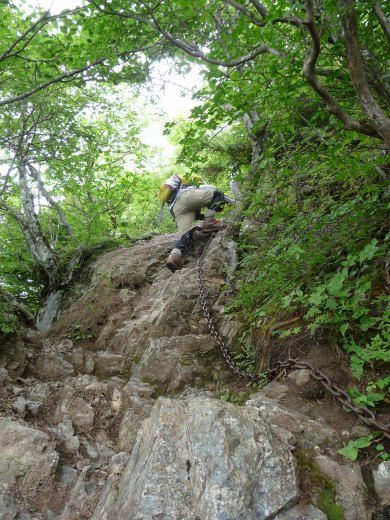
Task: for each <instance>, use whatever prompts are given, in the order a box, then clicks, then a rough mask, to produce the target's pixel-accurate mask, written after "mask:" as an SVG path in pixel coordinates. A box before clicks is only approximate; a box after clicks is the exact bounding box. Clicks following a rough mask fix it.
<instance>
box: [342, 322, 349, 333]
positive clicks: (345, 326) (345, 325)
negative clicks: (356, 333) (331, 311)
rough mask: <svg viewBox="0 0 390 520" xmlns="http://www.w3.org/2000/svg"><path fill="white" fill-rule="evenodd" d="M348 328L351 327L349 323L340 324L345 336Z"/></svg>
mask: <svg viewBox="0 0 390 520" xmlns="http://www.w3.org/2000/svg"><path fill="white" fill-rule="evenodd" d="M348 328H349V323H343V324H342V325H340V332H341V334H342V335H343V336H345V333H346V331H347V329H348Z"/></svg>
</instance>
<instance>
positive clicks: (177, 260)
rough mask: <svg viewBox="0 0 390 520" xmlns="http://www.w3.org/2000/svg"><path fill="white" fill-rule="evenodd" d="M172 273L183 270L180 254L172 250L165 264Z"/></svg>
mask: <svg viewBox="0 0 390 520" xmlns="http://www.w3.org/2000/svg"><path fill="white" fill-rule="evenodd" d="M165 265H166V266H167V267H168V269H169V270H170V271H172V273H174V272H175V271H179V270H180V269H183V267H184V262H183V259H182V257H181V252H180V251H179V250H176V249H174V250H173V251H172V253H171V254H170V255H169V257H168V260H167V263H166V264H165Z"/></svg>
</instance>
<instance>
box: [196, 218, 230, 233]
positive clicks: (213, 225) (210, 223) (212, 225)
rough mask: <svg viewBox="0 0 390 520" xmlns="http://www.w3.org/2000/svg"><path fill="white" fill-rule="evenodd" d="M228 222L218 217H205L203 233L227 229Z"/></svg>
mask: <svg viewBox="0 0 390 520" xmlns="http://www.w3.org/2000/svg"><path fill="white" fill-rule="evenodd" d="M226 228H227V224H225V223H224V222H222V221H221V220H218V219H216V218H205V219H204V221H203V225H202V233H205V234H206V233H214V232H216V231H221V230H222V229H226Z"/></svg>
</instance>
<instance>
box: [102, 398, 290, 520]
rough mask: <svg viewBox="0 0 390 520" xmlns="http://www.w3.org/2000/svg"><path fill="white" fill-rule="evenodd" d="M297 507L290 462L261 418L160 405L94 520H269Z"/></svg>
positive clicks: (226, 409) (222, 407)
mask: <svg viewBox="0 0 390 520" xmlns="http://www.w3.org/2000/svg"><path fill="white" fill-rule="evenodd" d="M297 499H298V486H297V480H296V474H295V468H294V459H293V456H292V455H291V453H290V451H289V450H288V448H287V446H286V445H285V444H284V443H283V442H282V441H281V440H280V439H279V437H278V436H275V435H274V434H273V433H272V431H271V429H270V428H269V426H268V424H267V423H266V422H265V421H263V420H262V419H260V417H259V414H258V412H257V410H255V409H252V408H249V407H237V406H234V405H231V404H229V403H226V402H221V401H219V400H216V399H213V398H208V397H204V396H189V397H188V398H186V399H169V398H159V399H158V401H157V402H156V404H155V406H154V408H153V410H152V414H151V416H150V418H149V419H147V420H146V421H145V422H144V426H143V429H142V430H141V432H140V434H139V436H138V439H137V442H136V445H135V447H134V449H133V452H132V454H131V457H130V460H129V462H128V464H127V466H126V469H125V471H124V473H123V475H122V478H121V479H120V481H119V484H118V494H117V497H116V500H115V502H114V505H113V497H112V496H111V498H110V500H109V501H106V502H105V503H99V505H98V507H97V508H96V510H95V513H94V515H93V520H106V519H107V520H108V519H110V520H128V519H129V518H134V519H135V518H136V519H137V520H146V519H152V518H159V519H161V520H162V519H166V520H168V519H169V520H183V519H187V520H195V519H196V518H200V519H202V520H227V519H233V518H234V519H235V520H251V519H253V520H255V519H256V520H265V519H268V518H269V519H270V518H273V517H274V516H275V515H276V514H277V513H278V512H279V511H281V510H283V509H288V508H289V507H290V506H291V505H292V504H294V503H295V501H296V500H297Z"/></svg>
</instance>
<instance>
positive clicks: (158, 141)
mask: <svg viewBox="0 0 390 520" xmlns="http://www.w3.org/2000/svg"><path fill="white" fill-rule="evenodd" d="M14 3H15V5H17V6H18V7H20V8H22V7H23V9H24V10H25V11H26V12H29V11H31V10H32V9H33V8H34V7H36V6H38V5H39V6H41V7H42V8H43V9H47V10H49V11H50V12H51V13H52V14H56V13H59V12H61V11H63V10H65V9H74V8H75V7H78V6H81V5H82V3H83V0H27V1H23V0H16V1H15V2H14ZM199 71H200V68H199V67H193V69H192V71H191V72H190V73H189V74H187V75H186V76H185V77H183V76H179V75H178V74H174V73H172V72H171V71H170V64H168V63H166V62H165V63H160V64H156V66H155V68H154V72H153V80H152V84H153V88H152V89H150V87H149V92H146V91H145V93H144V96H145V103H142V99H141V104H144V105H146V103H147V102H148V100H149V99H150V98H151V97H153V98H154V101H155V102H156V104H155V105H154V108H155V112H156V118H155V120H154V121H153V120H152V121H151V122H150V124H149V125H148V126H147V127H146V128H145V129H144V130H143V131H142V132H141V139H142V141H143V142H144V143H145V144H148V145H149V146H157V147H161V148H162V149H163V152H164V155H167V156H171V155H172V154H173V153H174V147H173V146H172V145H170V143H169V142H168V140H167V138H166V136H164V135H163V128H164V119H165V118H161V112H163V113H165V114H166V115H167V117H166V120H170V119H174V118H176V117H178V116H180V115H183V116H185V115H187V114H188V113H189V111H190V110H191V108H192V107H193V106H194V105H195V102H194V101H193V100H192V99H191V90H193V89H194V88H195V87H197V86H199V85H200V84H201V78H200V75H199ZM157 114H158V115H157ZM152 119H153V118H152Z"/></svg>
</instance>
